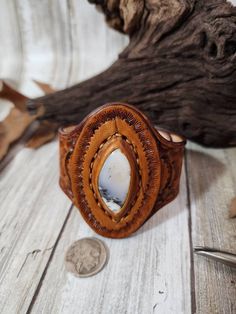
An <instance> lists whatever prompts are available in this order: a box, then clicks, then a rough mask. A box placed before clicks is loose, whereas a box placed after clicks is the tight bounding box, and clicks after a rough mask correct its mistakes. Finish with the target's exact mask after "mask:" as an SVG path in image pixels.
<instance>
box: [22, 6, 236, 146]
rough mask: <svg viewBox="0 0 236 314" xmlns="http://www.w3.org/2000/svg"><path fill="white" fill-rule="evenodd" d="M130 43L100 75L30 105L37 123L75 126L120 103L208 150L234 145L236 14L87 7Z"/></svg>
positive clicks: (225, 9) (215, 9) (220, 9)
mask: <svg viewBox="0 0 236 314" xmlns="http://www.w3.org/2000/svg"><path fill="white" fill-rule="evenodd" d="M90 2H93V3H97V4H99V7H100V8H101V9H102V10H103V12H104V13H105V15H106V18H107V22H108V23H109V24H110V25H111V26H112V27H114V28H116V29H118V30H119V31H121V32H124V33H126V34H129V36H130V43H129V45H128V47H127V48H126V49H125V50H124V51H123V52H122V53H121V54H120V56H119V58H118V60H117V61H116V62H115V63H114V64H113V65H112V66H111V67H110V68H109V69H108V70H106V71H105V72H103V73H102V74H100V75H98V76H96V77H93V78H92V79H89V80H87V81H85V82H82V83H80V84H78V85H75V86H73V87H71V88H68V89H65V90H63V91H59V92H57V93H55V94H52V95H48V96H45V97H41V98H38V99H35V100H32V101H30V102H29V104H28V108H29V110H32V111H35V110H38V109H39V108H41V109H42V108H43V110H44V113H43V115H42V116H41V119H43V120H52V121H54V122H58V123H60V124H66V123H74V122H75V123H78V122H79V121H80V120H81V119H82V118H83V117H84V116H85V115H87V114H88V113H89V112H90V111H91V110H93V109H94V108H96V107H97V106H99V105H102V104H104V103H106V102H110V101H125V102H128V103H131V104H133V105H136V106H137V107H138V108H139V109H141V110H143V111H144V112H145V113H146V114H147V115H148V116H149V117H150V118H151V119H152V120H153V121H154V122H155V123H156V124H158V125H159V126H161V127H164V128H167V129H169V130H172V131H175V132H178V133H180V134H182V135H184V136H185V137H187V138H188V139H191V140H194V141H196V142H199V143H201V144H204V145H208V146H233V145H236V8H235V7H233V6H232V4H230V3H228V2H226V1H225V0H209V1H205V0H195V1H194V0H165V1H161V0H157V1H152V0H138V1H134V0H104V1H101V0H99V1H98V0H97V1H95V0H90Z"/></svg>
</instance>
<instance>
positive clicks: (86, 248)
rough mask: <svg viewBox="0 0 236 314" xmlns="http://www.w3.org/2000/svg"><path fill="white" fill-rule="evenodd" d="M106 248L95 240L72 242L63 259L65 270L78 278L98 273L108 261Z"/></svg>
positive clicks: (84, 239)
mask: <svg viewBox="0 0 236 314" xmlns="http://www.w3.org/2000/svg"><path fill="white" fill-rule="evenodd" d="M108 255H109V254H108V248H107V247H106V245H105V244H104V243H103V242H102V241H101V240H99V239H97V238H92V237H91V238H83V239H80V240H78V241H76V242H74V243H73V244H72V245H71V246H70V247H69V249H68V251H67V253H66V257H65V262H66V268H67V270H68V271H69V272H71V273H73V274H74V275H75V276H78V277H90V276H93V275H95V274H97V273H98V272H100V271H101V270H102V269H103V267H104V266H105V265H106V263H107V260H108Z"/></svg>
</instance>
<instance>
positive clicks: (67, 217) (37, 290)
mask: <svg viewBox="0 0 236 314" xmlns="http://www.w3.org/2000/svg"><path fill="white" fill-rule="evenodd" d="M72 210H73V204H71V206H70V208H69V212H68V214H67V216H66V219H65V221H64V223H63V225H62V228H61V230H60V232H59V234H58V237H57V239H56V242H55V244H54V246H53V249H52V252H51V254H50V256H49V258H48V261H47V264H46V266H45V269H44V271H43V273H42V276H41V278H40V280H39V283H38V285H37V288H36V289H35V292H34V294H33V297H32V300H31V302H30V305H29V307H28V310H27V312H26V314H29V313H31V311H32V309H33V306H34V303H35V301H36V299H37V296H38V294H39V292H40V289H41V287H42V284H43V281H44V278H45V276H46V274H47V270H48V267H49V266H50V263H51V261H52V259H53V256H54V253H55V251H56V248H57V245H58V243H59V241H60V238H61V236H62V234H63V231H64V230H65V227H66V224H67V222H68V220H69V218H70V215H71V213H72Z"/></svg>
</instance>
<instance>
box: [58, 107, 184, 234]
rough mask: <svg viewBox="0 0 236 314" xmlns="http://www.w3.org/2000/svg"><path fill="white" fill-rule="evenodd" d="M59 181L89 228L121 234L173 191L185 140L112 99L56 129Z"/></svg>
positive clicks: (170, 197) (134, 226)
mask: <svg viewBox="0 0 236 314" xmlns="http://www.w3.org/2000/svg"><path fill="white" fill-rule="evenodd" d="M59 140H60V186H61V188H62V190H63V191H64V192H65V193H66V194H67V196H68V197H69V198H70V199H71V200H72V202H73V203H74V204H75V205H76V206H77V207H78V208H79V210H80V212H81V214H82V216H83V218H84V219H85V221H86V222H87V223H88V224H89V225H90V227H91V228H93V230H94V231H95V232H97V233H99V234H101V235H103V236H106V237H111V238H123V237H127V236H129V235H130V234H131V233H133V232H134V231H136V230H137V229H138V228H139V227H141V225H142V224H143V223H144V222H145V221H146V220H147V219H149V218H150V217H151V216H152V215H153V214H154V213H156V211H157V210H158V209H160V208H161V207H163V206H164V205H165V204H167V203H169V202H170V201H172V200H173V199H174V198H175V197H176V196H177V194H178V191H179V181H180V174H181V167H182V158H183V152H184V145H185V140H184V139H183V138H182V137H180V136H178V135H176V134H172V133H169V132H167V131H163V130H159V129H157V128H155V127H153V126H152V125H151V123H150V121H149V120H148V119H147V117H145V116H144V115H143V114H142V113H141V112H140V111H139V110H137V109H136V108H134V107H132V106H130V105H127V104H122V103H112V104H108V105H105V106H102V107H100V108H98V109H97V110H96V111H94V112H92V113H91V114H90V115H89V116H88V117H86V118H85V119H84V120H83V121H82V122H81V123H80V124H79V125H77V126H72V127H68V128H61V129H60V130H59Z"/></svg>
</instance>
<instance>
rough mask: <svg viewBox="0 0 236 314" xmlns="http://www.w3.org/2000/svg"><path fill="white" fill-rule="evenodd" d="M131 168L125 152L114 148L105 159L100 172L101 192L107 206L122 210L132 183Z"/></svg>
mask: <svg viewBox="0 0 236 314" xmlns="http://www.w3.org/2000/svg"><path fill="white" fill-rule="evenodd" d="M130 177H131V168H130V164H129V161H128V159H127V157H126V156H125V154H123V153H122V152H121V150H120V149H116V150H114V151H113V152H112V153H111V154H110V155H109V156H108V157H107V159H106V160H105V162H104V164H103V166H102V169H101V172H100V173H99V178H98V181H99V182H98V186H99V192H100V194H101V197H102V199H103V201H104V203H105V204H106V205H107V207H108V208H109V209H110V210H111V211H113V212H114V213H117V212H119V211H120V210H121V208H122V206H123V204H124V202H125V199H126V197H127V194H128V191H129V185H130Z"/></svg>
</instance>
